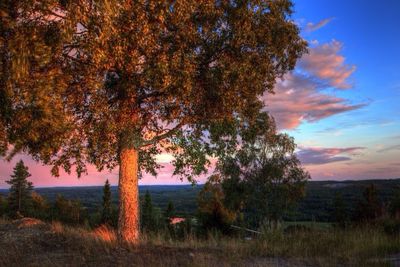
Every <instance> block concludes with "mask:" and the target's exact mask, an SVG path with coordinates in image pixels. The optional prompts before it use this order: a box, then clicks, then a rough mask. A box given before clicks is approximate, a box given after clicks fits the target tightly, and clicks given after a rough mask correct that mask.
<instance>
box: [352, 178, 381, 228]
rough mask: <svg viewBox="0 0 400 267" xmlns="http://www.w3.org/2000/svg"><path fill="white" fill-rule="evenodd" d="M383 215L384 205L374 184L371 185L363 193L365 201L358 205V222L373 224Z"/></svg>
mask: <svg viewBox="0 0 400 267" xmlns="http://www.w3.org/2000/svg"><path fill="white" fill-rule="evenodd" d="M381 215H382V203H381V202H380V200H379V198H378V191H377V189H376V186H375V185H374V184H370V185H369V186H368V187H367V188H365V190H364V192H363V199H362V200H361V201H360V202H359V203H358V211H357V216H356V217H357V218H356V219H357V220H358V221H361V222H373V221H374V220H376V219H378V218H379V217H380V216H381Z"/></svg>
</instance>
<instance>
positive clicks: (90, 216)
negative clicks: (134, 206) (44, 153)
mask: <svg viewBox="0 0 400 267" xmlns="http://www.w3.org/2000/svg"><path fill="white" fill-rule="evenodd" d="M282 166H284V165H282ZM218 168H219V169H218V170H219V175H217V174H216V175H213V176H211V177H210V178H209V180H208V182H207V183H206V184H205V185H204V187H202V190H201V191H200V193H199V194H198V209H197V212H196V213H195V214H190V215H188V214H186V215H185V214H182V213H179V214H178V213H177V212H176V210H175V207H174V203H173V202H171V201H169V202H168V204H166V205H165V207H159V206H157V205H155V204H154V203H153V201H152V196H151V194H150V192H149V191H146V193H145V195H144V196H142V197H141V199H140V208H141V212H140V216H141V218H140V221H141V229H142V231H144V232H147V233H160V232H161V233H168V234H169V235H170V236H172V237H184V236H185V235H188V234H202V235H204V234H207V233H208V232H210V231H211V232H221V233H224V234H233V233H235V232H236V230H234V229H233V228H232V227H231V226H232V225H235V226H238V227H243V228H251V229H255V230H259V229H263V228H266V227H267V228H268V229H277V228H279V227H280V226H281V222H282V221H283V219H284V217H285V214H287V213H288V212H290V210H291V209H292V208H293V207H294V206H295V205H294V204H296V201H298V200H299V199H301V197H302V196H303V195H302V194H303V191H302V190H303V189H304V179H303V180H301V181H300V182H297V183H296V182H293V181H292V183H291V184H290V185H289V184H281V183H279V182H278V181H276V182H273V183H261V182H260V180H256V179H255V178H254V176H249V177H252V179H250V178H249V177H247V179H239V176H238V174H239V172H238V169H236V170H235V168H240V166H235V165H233V163H232V162H230V165H229V166H228V165H225V166H224V165H218ZM225 168H226V169H225ZM285 168H287V167H285ZM228 174H229V175H230V176H229V179H223V178H222V177H221V176H223V175H228ZM235 175H236V176H235ZM247 175H249V174H247ZM253 175H254V174H253ZM255 175H261V173H258V174H257V172H256V174H255ZM265 175H266V174H265V173H263V175H262V177H263V179H265V177H266V176H265ZM29 177H30V174H29V172H28V168H27V167H26V166H25V165H24V163H23V161H20V162H18V163H17V165H16V166H15V168H14V172H13V174H12V175H11V178H10V180H8V181H7V183H8V184H9V185H10V190H9V194H8V196H2V195H0V216H3V217H8V218H20V217H22V216H26V217H34V218H38V219H41V220H44V221H60V222H62V223H65V224H70V225H81V226H85V227H88V228H94V227H97V226H99V225H103V224H106V225H108V226H110V227H114V228H116V227H117V224H118V207H117V205H116V204H115V203H113V202H112V192H111V188H110V184H109V182H108V180H107V181H106V183H105V185H104V187H103V194H102V201H101V203H98V207H97V209H95V210H91V211H89V210H88V209H87V208H85V207H84V206H83V205H82V203H81V202H80V201H79V200H78V199H67V198H66V197H64V196H63V195H61V194H59V195H57V196H56V198H55V200H54V201H52V202H50V201H48V200H47V199H46V198H45V197H43V196H42V195H40V194H38V193H37V192H35V191H34V187H33V185H32V183H31V182H29V181H28V178H29ZM259 179H261V178H259ZM255 181H257V182H255ZM286 182H287V179H286ZM331 206H332V207H331V208H332V209H331V214H330V217H331V218H333V220H332V223H333V224H334V225H335V226H336V227H340V228H346V227H359V226H363V225H371V224H374V225H381V226H383V227H384V228H385V230H386V231H387V232H388V233H398V232H400V187H398V188H397V189H396V191H395V193H394V194H393V196H392V197H391V198H390V199H388V200H386V201H382V200H381V199H380V198H379V192H378V189H377V187H376V186H375V185H374V184H370V185H369V186H368V187H366V188H365V190H364V192H363V194H362V196H361V197H360V198H359V200H358V201H357V204H356V205H355V207H349V203H348V202H347V201H345V200H344V198H343V195H342V194H341V193H339V192H337V193H336V195H335V198H334V200H333V201H332V203H331Z"/></svg>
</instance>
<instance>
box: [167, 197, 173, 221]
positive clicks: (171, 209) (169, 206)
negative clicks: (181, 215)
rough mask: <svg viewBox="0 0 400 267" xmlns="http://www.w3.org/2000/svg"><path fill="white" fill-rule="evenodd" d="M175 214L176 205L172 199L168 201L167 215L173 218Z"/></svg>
mask: <svg viewBox="0 0 400 267" xmlns="http://www.w3.org/2000/svg"><path fill="white" fill-rule="evenodd" d="M174 216H175V207H174V203H172V201H171V200H170V201H168V205H167V208H166V209H165V217H166V218H167V219H168V220H169V218H172V217H174Z"/></svg>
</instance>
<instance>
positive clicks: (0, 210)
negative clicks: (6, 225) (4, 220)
mask: <svg viewBox="0 0 400 267" xmlns="http://www.w3.org/2000/svg"><path fill="white" fill-rule="evenodd" d="M6 212H7V200H6V199H5V198H4V197H3V196H2V195H0V217H1V216H3V215H5V213H6Z"/></svg>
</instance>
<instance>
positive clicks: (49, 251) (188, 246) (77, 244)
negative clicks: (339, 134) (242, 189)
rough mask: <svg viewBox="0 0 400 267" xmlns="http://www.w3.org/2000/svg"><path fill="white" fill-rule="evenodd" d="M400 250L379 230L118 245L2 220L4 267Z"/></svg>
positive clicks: (331, 262) (358, 262)
mask: <svg viewBox="0 0 400 267" xmlns="http://www.w3.org/2000/svg"><path fill="white" fill-rule="evenodd" d="M339 244H340V245H339ZM399 251H400V241H399V239H398V238H395V237H393V236H392V235H387V234H385V233H383V232H382V231H380V230H379V229H376V228H365V229H349V230H348V231H336V232H333V231H321V230H315V229H314V230H312V231H307V232H287V233H280V234H277V233H275V234H273V233H271V234H266V235H262V236H259V237H257V238H253V239H248V238H246V239H242V238H239V237H223V236H218V235H210V236H209V237H208V238H207V239H199V238H196V237H195V236H187V237H185V238H184V239H181V240H174V239H171V237H168V236H162V235H157V236H149V235H146V234H143V235H142V240H141V243H140V245H138V246H135V247H134V246H126V245H125V246H119V245H118V243H117V242H116V236H115V232H114V231H113V230H111V229H108V228H106V227H100V228H97V229H94V230H93V231H91V230H87V229H84V228H74V227H70V226H65V225H62V224H60V223H57V222H53V223H51V224H48V223H44V222H42V221H39V220H37V219H31V218H24V219H19V220H15V221H4V220H1V219H0V266H41V267H42V266H51V267H54V266H96V267H103V266H207V267H209V266H218V267H219V266H283V267H284V266H310V267H311V266H392V265H393V266H397V265H396V264H399V263H400V256H399V254H397V253H398V252H399Z"/></svg>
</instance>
